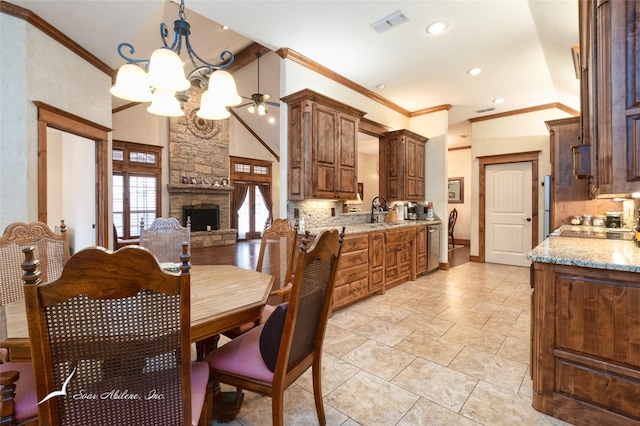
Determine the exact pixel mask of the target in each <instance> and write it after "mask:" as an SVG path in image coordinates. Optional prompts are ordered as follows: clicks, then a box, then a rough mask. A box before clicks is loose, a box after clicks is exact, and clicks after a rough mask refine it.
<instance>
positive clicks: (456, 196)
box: [448, 177, 464, 203]
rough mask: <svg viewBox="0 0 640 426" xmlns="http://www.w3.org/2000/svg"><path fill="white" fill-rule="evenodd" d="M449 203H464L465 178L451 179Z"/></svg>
mask: <svg viewBox="0 0 640 426" xmlns="http://www.w3.org/2000/svg"><path fill="white" fill-rule="evenodd" d="M448 193H449V203H464V178H462V177H455V178H449V189H448Z"/></svg>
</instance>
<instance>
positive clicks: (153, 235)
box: [140, 217, 191, 263]
mask: <svg viewBox="0 0 640 426" xmlns="http://www.w3.org/2000/svg"><path fill="white" fill-rule="evenodd" d="M183 242H186V243H187V244H188V245H189V246H191V220H190V219H189V218H188V219H187V226H186V227H183V226H182V225H180V222H178V219H175V218H173V217H169V218H164V217H157V218H155V219H154V220H153V222H151V225H150V226H149V227H148V228H145V227H144V222H143V221H140V245H141V246H142V247H146V248H148V249H149V250H150V251H151V253H153V254H154V255H155V257H156V258H157V259H158V262H160V263H167V262H173V263H176V262H177V261H178V260H177V259H176V253H180V246H181V244H182V243H183Z"/></svg>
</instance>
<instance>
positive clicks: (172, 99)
mask: <svg viewBox="0 0 640 426" xmlns="http://www.w3.org/2000/svg"><path fill="white" fill-rule="evenodd" d="M147 111H149V112H150V113H152V114H156V115H162V116H165V117H181V116H183V115H184V111H183V110H182V108H180V102H178V100H177V99H176V96H175V92H172V91H168V90H161V89H156V91H155V92H153V99H152V101H151V105H149V107H148V108H147Z"/></svg>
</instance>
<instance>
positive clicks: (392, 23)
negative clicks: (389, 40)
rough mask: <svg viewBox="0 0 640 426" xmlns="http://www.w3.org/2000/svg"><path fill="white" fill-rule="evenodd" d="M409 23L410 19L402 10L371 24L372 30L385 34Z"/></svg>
mask: <svg viewBox="0 0 640 426" xmlns="http://www.w3.org/2000/svg"><path fill="white" fill-rule="evenodd" d="M407 21H409V17H408V16H407V14H406V13H404V11H402V10H397V11H395V12H393V13H392V14H391V15H389V16H385V17H384V18H382V19H380V20H378V21H376V22H374V23H373V24H371V28H373V29H374V30H376V31H377V32H379V33H383V32H385V31H387V30H390V29H391V28H395V27H397V26H398V25H401V24H404V23H405V22H407Z"/></svg>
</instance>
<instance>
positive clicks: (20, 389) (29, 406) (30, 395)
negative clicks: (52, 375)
mask: <svg viewBox="0 0 640 426" xmlns="http://www.w3.org/2000/svg"><path fill="white" fill-rule="evenodd" d="M2 371H17V372H18V373H20V378H18V380H16V396H15V398H14V402H15V404H16V405H15V414H16V420H18V422H20V421H22V420H26V419H29V418H31V417H37V416H38V405H37V404H38V397H37V395H36V381H35V379H34V377H33V368H32V366H31V363H30V362H7V363H5V364H0V372H2Z"/></svg>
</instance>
